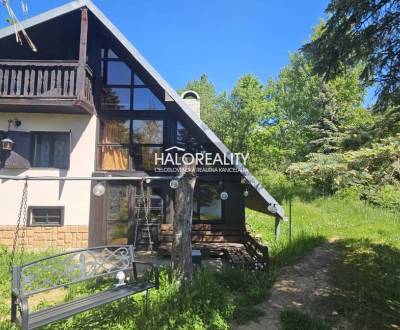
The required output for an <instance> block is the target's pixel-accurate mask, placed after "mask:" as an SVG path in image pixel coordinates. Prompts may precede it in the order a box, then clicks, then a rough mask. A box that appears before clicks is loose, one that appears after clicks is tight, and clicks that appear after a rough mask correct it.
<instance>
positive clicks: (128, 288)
mask: <svg viewBox="0 0 400 330" xmlns="http://www.w3.org/2000/svg"><path fill="white" fill-rule="evenodd" d="M119 272H123V273H124V275H126V280H127V281H126V282H125V280H122V281H121V280H120V283H119V284H120V285H116V284H115V285H113V286H111V287H110V288H109V289H106V290H105V291H101V292H97V293H94V294H90V295H88V296H85V297H83V298H78V299H74V300H71V301H68V302H66V303H63V304H61V305H57V306H53V307H49V308H44V309H41V310H39V311H31V310H30V308H29V303H28V301H29V298H31V297H32V296H34V295H38V294H40V293H44V292H47V291H50V290H54V289H60V288H68V287H69V286H70V285H72V284H78V283H81V284H83V283H84V282H85V281H88V280H93V281H92V282H91V283H88V285H89V286H88V287H93V285H96V284H99V283H105V282H106V281H107V280H108V282H109V281H110V278H111V279H112V280H113V282H114V283H116V281H115V277H116V274H118V273H119ZM120 276H121V273H120V274H119V277H120ZM117 284H118V283H117ZM12 286H13V288H12V307H11V320H12V321H13V322H15V323H16V324H18V325H20V326H21V327H22V329H24V330H25V329H26V330H28V329H36V328H39V327H42V326H44V325H46V324H49V323H53V322H56V321H60V320H63V319H66V318H68V317H71V316H73V315H75V314H78V313H81V312H84V311H87V310H90V309H92V308H96V307H99V306H102V305H105V304H108V303H111V302H113V301H116V300H119V299H123V298H126V297H129V296H131V295H134V294H137V293H141V292H145V293H146V301H145V303H146V308H147V300H148V290H150V289H153V288H155V289H158V287H159V273H158V268H157V267H156V266H154V265H153V264H151V263H145V262H139V261H136V260H134V249H133V247H132V246H130V245H120V246H107V247H95V248H89V249H82V250H78V251H71V252H66V253H62V254H58V255H55V256H50V257H47V258H43V259H40V260H37V261H34V262H31V263H28V264H25V265H21V266H16V267H14V268H13V285H12Z"/></svg>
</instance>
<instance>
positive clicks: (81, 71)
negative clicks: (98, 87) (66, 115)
mask: <svg viewBox="0 0 400 330" xmlns="http://www.w3.org/2000/svg"><path fill="white" fill-rule="evenodd" d="M87 39H88V10H87V8H83V9H82V11H81V36H80V42H79V66H78V72H77V79H76V94H77V96H78V99H80V100H83V99H84V98H85V78H86V56H87Z"/></svg>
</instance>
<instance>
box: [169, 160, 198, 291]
mask: <svg viewBox="0 0 400 330" xmlns="http://www.w3.org/2000/svg"><path fill="white" fill-rule="evenodd" d="M182 163H183V165H181V166H180V167H179V170H180V172H179V173H180V174H181V175H182V177H181V179H179V185H178V188H177V189H176V191H175V215H174V218H173V241H172V253H171V261H172V267H173V269H174V274H175V278H176V279H177V280H178V281H180V282H183V283H184V284H185V283H190V282H191V281H192V278H193V266H192V215H193V192H194V186H195V183H196V173H195V170H196V164H195V162H194V161H193V162H192V164H187V165H185V164H184V162H182Z"/></svg>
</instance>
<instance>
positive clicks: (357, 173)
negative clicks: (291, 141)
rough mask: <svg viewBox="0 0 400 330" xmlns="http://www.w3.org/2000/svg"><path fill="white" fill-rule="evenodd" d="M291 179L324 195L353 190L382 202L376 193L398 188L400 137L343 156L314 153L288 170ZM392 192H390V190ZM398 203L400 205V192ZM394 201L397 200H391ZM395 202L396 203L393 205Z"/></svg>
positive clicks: (364, 196) (340, 154) (390, 138)
mask: <svg viewBox="0 0 400 330" xmlns="http://www.w3.org/2000/svg"><path fill="white" fill-rule="evenodd" d="M287 172H288V173H289V174H290V176H291V177H292V178H296V179H297V180H300V181H304V182H307V183H309V184H310V185H312V186H314V187H315V188H317V189H322V190H323V192H325V193H333V192H336V191H338V190H340V189H344V188H352V189H355V190H357V191H358V193H359V196H360V197H362V198H367V199H370V198H369V197H371V198H372V199H371V201H373V200H375V203H377V202H376V201H377V200H379V198H381V197H378V196H381V194H378V195H376V194H375V193H373V192H377V191H381V192H382V194H384V193H387V192H388V191H389V190H390V191H391V190H392V188H390V189H389V188H385V187H387V186H391V187H397V188H399V182H400V135H397V136H394V137H388V138H385V139H382V140H380V141H377V142H374V143H372V144H371V145H370V146H366V147H362V148H360V149H358V150H354V151H347V152H344V153H332V154H329V155H324V154H320V153H313V154H310V155H308V156H307V160H306V161H305V162H298V163H293V164H291V165H290V166H289V168H288V171H287ZM388 189H389V190H388ZM398 192H399V193H398V194H397V197H396V198H397V201H398V204H399V205H400V191H399V190H398ZM391 198H395V197H393V195H392V197H391ZM393 203H394V202H393Z"/></svg>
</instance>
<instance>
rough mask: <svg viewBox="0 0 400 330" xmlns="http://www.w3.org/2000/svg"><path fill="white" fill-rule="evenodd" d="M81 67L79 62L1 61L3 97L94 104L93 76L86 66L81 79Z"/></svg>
mask: <svg viewBox="0 0 400 330" xmlns="http://www.w3.org/2000/svg"><path fill="white" fill-rule="evenodd" d="M79 67H80V66H79V62H78V61H30V60H29V61H26V60H23V61H18V60H0V97H1V98H37V99H63V98H77V99H79V100H82V101H86V102H87V103H90V104H93V95H92V94H93V92H92V79H93V72H92V70H91V69H90V67H89V66H88V65H85V67H84V75H83V76H80V75H78V71H79ZM79 79H83V81H82V82H81V81H79ZM80 89H81V90H80Z"/></svg>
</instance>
